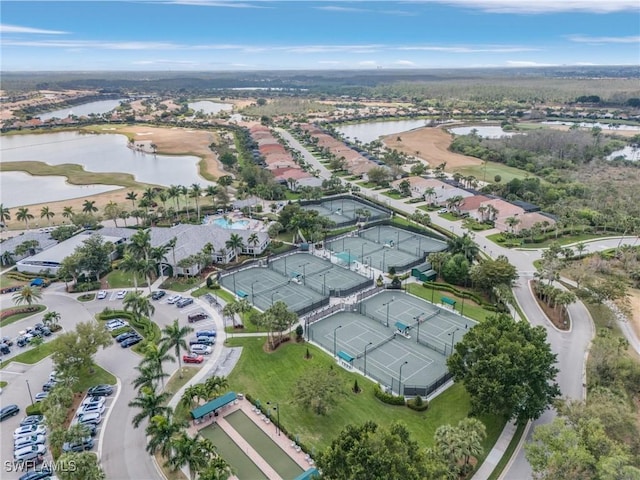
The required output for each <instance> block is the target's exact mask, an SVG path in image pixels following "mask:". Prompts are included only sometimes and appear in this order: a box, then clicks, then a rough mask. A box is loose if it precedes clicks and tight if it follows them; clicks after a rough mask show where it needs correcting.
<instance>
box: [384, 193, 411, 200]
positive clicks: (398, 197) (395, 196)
mask: <svg viewBox="0 0 640 480" xmlns="http://www.w3.org/2000/svg"><path fill="white" fill-rule="evenodd" d="M382 195H384V196H385V197H389V198H393V199H394V200H402V199H403V198H406V197H403V196H402V195H400V194H399V193H393V192H382Z"/></svg>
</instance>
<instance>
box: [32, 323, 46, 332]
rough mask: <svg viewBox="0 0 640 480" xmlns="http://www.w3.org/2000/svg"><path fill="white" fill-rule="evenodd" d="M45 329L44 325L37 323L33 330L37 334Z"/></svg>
mask: <svg viewBox="0 0 640 480" xmlns="http://www.w3.org/2000/svg"><path fill="white" fill-rule="evenodd" d="M43 328H44V324H43V323H36V324H35V325H34V326H33V329H34V330H35V331H37V332H42V329H43Z"/></svg>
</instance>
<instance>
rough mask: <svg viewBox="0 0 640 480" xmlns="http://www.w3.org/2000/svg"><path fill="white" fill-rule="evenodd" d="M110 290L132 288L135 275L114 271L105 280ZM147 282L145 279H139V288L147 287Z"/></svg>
mask: <svg viewBox="0 0 640 480" xmlns="http://www.w3.org/2000/svg"><path fill="white" fill-rule="evenodd" d="M105 280H106V281H107V285H109V288H132V287H133V273H132V272H124V271H122V270H112V271H111V272H109V273H108V274H107V276H106V278H105ZM146 286H147V281H146V279H145V278H143V277H140V276H139V277H138V287H146Z"/></svg>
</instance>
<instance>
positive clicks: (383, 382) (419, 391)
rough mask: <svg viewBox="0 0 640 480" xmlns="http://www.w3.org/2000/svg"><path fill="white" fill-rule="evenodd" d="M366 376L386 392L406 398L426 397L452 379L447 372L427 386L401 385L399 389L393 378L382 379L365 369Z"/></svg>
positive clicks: (396, 381)
mask: <svg viewBox="0 0 640 480" xmlns="http://www.w3.org/2000/svg"><path fill="white" fill-rule="evenodd" d="M367 376H368V377H371V378H373V379H374V380H375V381H377V382H378V383H379V384H380V386H381V387H382V389H383V390H386V391H388V392H398V394H399V395H404V396H406V397H416V396H418V395H420V396H421V397H428V396H429V395H431V394H432V393H433V392H435V391H436V390H438V389H439V388H440V387H442V386H443V385H444V384H446V383H447V382H448V381H449V380H451V379H452V378H453V374H452V373H450V372H447V373H445V374H444V375H442V376H440V377H438V378H437V379H436V380H434V381H433V382H431V383H430V384H429V385H402V387H401V386H400V384H399V383H398V378H395V377H393V376H391V377H389V378H386V379H383V378H380V376H378V375H376V374H375V373H371V371H369V369H367ZM400 390H402V391H400Z"/></svg>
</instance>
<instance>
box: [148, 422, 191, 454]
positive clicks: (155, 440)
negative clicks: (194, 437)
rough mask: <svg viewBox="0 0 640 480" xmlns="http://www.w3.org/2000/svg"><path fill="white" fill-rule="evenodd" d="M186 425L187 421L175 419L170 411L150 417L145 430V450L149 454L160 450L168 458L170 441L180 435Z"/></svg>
mask: <svg viewBox="0 0 640 480" xmlns="http://www.w3.org/2000/svg"><path fill="white" fill-rule="evenodd" d="M187 425H188V424H187V422H185V421H181V420H178V419H176V418H175V417H174V416H173V413H171V411H169V412H167V413H166V414H165V415H156V416H155V417H151V419H150V420H149V425H147V428H146V430H145V433H146V435H147V437H148V440H147V447H146V448H147V452H149V453H150V454H151V455H153V454H154V453H156V452H160V454H161V455H162V456H163V457H164V458H169V456H170V455H171V448H172V445H171V444H172V441H173V440H174V439H175V438H177V437H178V436H179V435H180V433H181V432H182V431H183V429H185V428H186V427H187Z"/></svg>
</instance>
